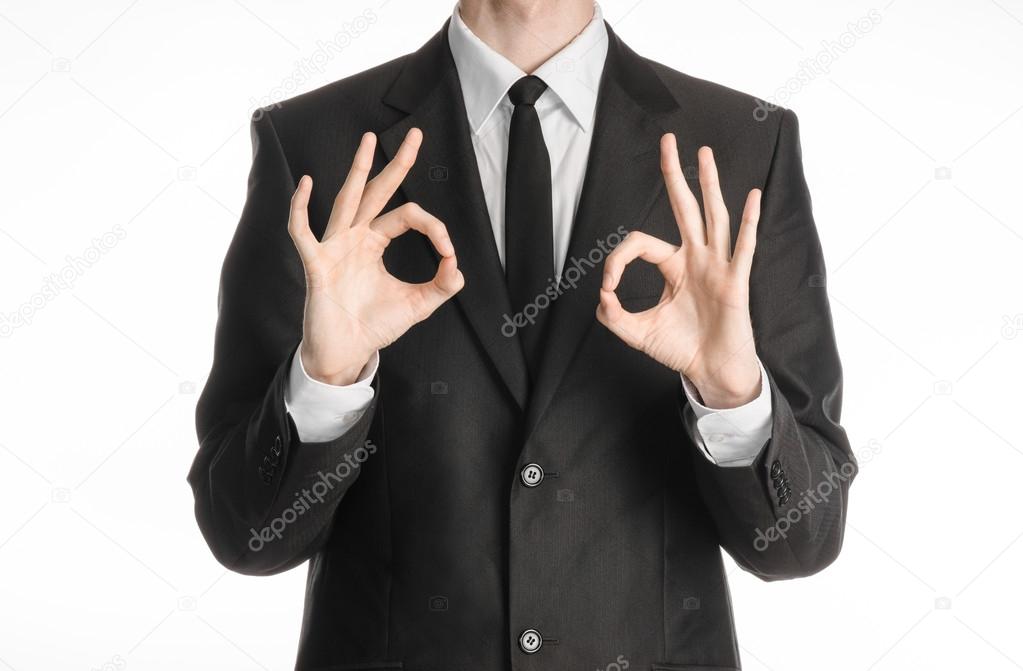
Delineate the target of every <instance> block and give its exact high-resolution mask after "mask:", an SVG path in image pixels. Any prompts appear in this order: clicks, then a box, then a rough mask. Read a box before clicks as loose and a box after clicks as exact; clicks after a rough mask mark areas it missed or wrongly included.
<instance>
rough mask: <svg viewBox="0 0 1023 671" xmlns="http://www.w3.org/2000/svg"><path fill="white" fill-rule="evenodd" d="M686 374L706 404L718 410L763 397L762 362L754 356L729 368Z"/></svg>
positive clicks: (741, 404)
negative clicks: (705, 373) (705, 372)
mask: <svg viewBox="0 0 1023 671" xmlns="http://www.w3.org/2000/svg"><path fill="white" fill-rule="evenodd" d="M686 377H687V378H689V381H690V382H692V384H693V386H694V387H696V391H697V392H698V393H699V395H700V399H701V402H702V403H703V405H705V406H707V407H708V408H713V409H716V410H728V409H731V408H738V407H740V406H743V405H746V404H747V403H750V402H752V401H754V400H755V399H756V398H757V397H758V396H760V393H761V391H762V389H763V383H764V381H763V379H762V376H761V374H760V363H759V361H758V360H757V359H756V358H755V357H754V358H753V359H752V360H751V361H747V362H742V363H738V362H737V363H736V364H734V365H732V366H729V370H727V371H723V370H718V371H716V372H715V373H714V374H707V375H700V374H695V375H689V374H686Z"/></svg>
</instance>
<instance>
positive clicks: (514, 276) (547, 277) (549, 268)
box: [504, 76, 554, 382]
mask: <svg viewBox="0 0 1023 671" xmlns="http://www.w3.org/2000/svg"><path fill="white" fill-rule="evenodd" d="M545 90H547V84H545V83H544V82H543V80H542V79H540V78H539V77H533V76H529V77H523V78H522V79H520V80H519V81H517V82H515V84H514V85H513V86H512V87H511V89H510V90H509V91H508V98H509V99H510V100H511V102H512V104H513V105H515V111H514V112H513V113H512V118H511V130H510V131H509V133H508V173H507V176H506V178H505V196H504V197H505V204H504V249H505V264H504V265H505V278H506V279H507V281H508V294H509V297H510V298H511V305H512V310H513V311H514V312H515V315H514V317H515V323H516V324H517V325H520V326H519V329H518V335H519V339H520V342H521V343H522V349H523V352H524V353H525V355H526V364H527V365H528V367H529V377H530V379H531V380H532V381H534V382H535V381H536V375H537V372H538V371H539V366H540V358H541V355H542V352H543V336H544V327H545V325H546V322H547V317H548V313H549V312H550V308H551V301H550V297H549V296H548V295H547V294H546V291H547V288H548V287H549V286H551V285H553V284H554V214H553V206H552V205H551V159H550V155H549V154H548V153H547V145H546V144H544V141H543V131H542V130H541V129H540V117H539V116H537V113H536V108H535V107H533V104H534V103H535V102H536V101H537V99H538V98H539V97H540V96H541V95H542V94H543V92H544V91H545Z"/></svg>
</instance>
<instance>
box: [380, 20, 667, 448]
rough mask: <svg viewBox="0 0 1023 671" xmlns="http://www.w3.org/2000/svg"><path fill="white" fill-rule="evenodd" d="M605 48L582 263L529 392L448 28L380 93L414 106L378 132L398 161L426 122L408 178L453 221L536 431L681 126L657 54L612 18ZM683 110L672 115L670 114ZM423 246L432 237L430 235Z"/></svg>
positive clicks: (469, 309) (493, 351)
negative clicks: (655, 62) (608, 257)
mask: <svg viewBox="0 0 1023 671" xmlns="http://www.w3.org/2000/svg"><path fill="white" fill-rule="evenodd" d="M605 26H606V29H607V33H608V53H607V58H606V61H605V64H604V69H603V73H602V76H601V79H600V85H599V89H598V94H597V107H596V114H595V121H594V128H593V133H594V137H593V142H592V145H591V149H590V158H589V162H588V166H587V172H586V177H585V179H584V183H583V191H582V195H581V198H580V203H579V208H578V211H577V214H576V219H575V222H574V225H573V228H572V236H571V241H570V244H569V250H568V258H567V260H566V269H567V268H569V264H571V263H573V262H574V261H577V262H579V263H580V264H581V267H582V268H584V269H585V272H584V273H582V275H581V277H577V280H578V281H577V282H576V283H575V286H574V287H573V288H567V289H566V290H565V291H564V292H563V293H562V295H561V296H560V297H559V298H558V299H557V300H556V301H555V302H554V304H553V306H552V307H551V308H550V309H552V310H553V313H552V314H551V318H550V325H549V332H548V343H547V347H546V348H545V359H544V364H543V366H542V369H541V375H540V377H539V379H538V380H537V381H536V382H535V385H534V388H533V390H532V391H530V389H529V387H528V377H527V374H526V365H525V359H524V357H523V355H522V350H521V348H520V346H519V343H518V339H517V338H514V337H507V336H506V335H505V334H503V333H502V326H503V325H504V324H505V318H506V316H509V315H511V314H512V312H511V306H510V301H509V299H508V293H507V289H506V285H505V282H504V272H503V269H502V268H501V263H500V259H499V257H498V254H497V245H496V243H495V241H494V236H493V232H492V228H491V226H490V222H489V215H488V213H487V209H486V201H485V199H484V196H483V190H482V185H481V183H480V177H479V171H478V168H477V165H476V157H475V153H474V151H473V148H472V142H471V135H470V133H471V129H470V126H469V123H468V120H467V115H466V113H465V103H464V99H463V95H462V90H461V84H460V82H459V79H458V72H457V70H456V67H455V63H454V60H453V58H452V55H451V50H450V47H449V45H448V28H449V26H448V24H445V26H444V28H443V29H441V31H440V32H439V33H437V34H436V35H435V36H434V37H433V38H431V39H430V41H429V42H427V43H426V44H425V45H424V46H423V47H422V48H420V49H419V50H418V51H417V52H415V53H413V54H410V55H409V56H407V57H406V58H405V60H404V63H403V65H402V68H401V72H400V74H399V75H398V76H397V78H396V79H395V81H394V83H393V84H392V86H391V87H390V89H389V90H388V91H387V93H386V94H385V96H384V98H383V101H384V102H385V103H386V104H387V105H389V106H391V107H394V108H396V109H398V110H400V111H402V112H404V113H405V114H406V116H405V117H404V118H402V119H401V120H400V121H398V122H397V123H396V124H394V125H393V126H392V127H390V128H388V129H387V130H385V131H384V132H382V133H381V134H380V145H381V148H382V149H383V151H384V152H385V154H386V155H387V156H388V158H390V157H393V156H394V154H395V152H396V151H397V148H398V146H399V145H400V144H401V140H402V138H403V137H404V135H405V133H406V132H407V131H408V129H410V128H412V127H419V128H420V129H422V130H423V134H424V141H423V146H422V148H421V150H420V157H419V160H418V161H417V162H416V164H415V166H414V167H413V168H412V170H411V171H410V173H409V176H408V177H407V178H406V181H405V183H404V184H403V185H402V191H403V193H404V195H405V197H406V198H407V199H408V200H409V201H414V202H418V203H419V204H420V205H422V206H423V207H424V208H425V209H426V210H427V211H429V212H431V213H432V214H434V215H435V216H437V217H438V218H440V219H441V220H442V221H444V222H445V223H446V225H447V227H448V231H449V233H450V235H451V238H452V242H453V243H454V246H455V250H456V253H457V257H458V263H459V267H460V269H461V270H462V273H463V274H464V275H465V278H466V285H465V287H464V288H463V289H462V291H460V292H459V293H458V295H457V297H456V298H457V302H458V304H459V305H460V306H461V309H462V310H463V312H464V314H465V317H466V319H467V321H468V322H469V323H470V324H471V325H472V328H473V330H474V331H475V333H476V335H477V337H478V339H479V341H480V344H481V346H482V347H483V349H484V350H485V351H486V352H487V354H488V356H489V357H490V359H491V361H492V362H493V364H494V366H495V369H496V372H497V373H498V375H499V376H500V378H501V379H502V380H503V381H504V383H505V385H506V387H507V389H508V391H509V393H510V395H511V396H512V398H513V399H514V400H515V402H516V403H517V404H518V405H519V407H520V408H522V409H523V410H525V411H526V421H527V429H528V430H529V431H530V432H531V431H532V430H533V429H535V427H536V426H537V425H538V423H539V422H540V421H541V420H542V418H543V415H544V413H545V412H546V409H547V408H548V406H549V405H550V402H551V400H552V399H553V397H554V394H555V392H556V391H557V388H558V386H559V385H560V384H561V381H562V379H563V378H564V375H565V373H566V372H567V370H568V368H569V366H570V364H571V361H572V358H573V357H574V354H575V352H576V351H577V349H578V347H579V346H580V344H581V342H582V340H583V338H584V336H585V335H586V333H587V332H588V331H589V330H590V328H592V327H593V325H594V324H596V319H595V311H596V307H597V304H598V302H599V287H600V282H601V275H602V272H603V258H602V256H601V254H600V253H598V254H596V257H597V261H598V262H597V263H596V264H595V265H594V267H592V268H589V267H587V264H586V263H585V262H584V261H583V260H584V259H587V258H595V257H593V256H591V254H594V249H599V244H600V242H601V241H610V242H612V243H613V242H614V236H615V235H616V234H617V232H618V229H619V227H621V228H623V229H625V230H634V229H637V228H640V227H641V226H642V224H643V222H644V219H645V217H646V215H647V213H648V212H649V210H650V208H651V207H652V205H653V203H654V201H655V199H656V197H657V196H658V195H659V194H660V193H661V191H662V190H663V182H662V180H661V175H660V167H659V154H658V142H659V138H660V136H661V134H663V132H665V129H668V128H672V127H677V123H678V118H677V115H678V114H679V109H678V103H677V102H676V101H675V99H674V97H673V96H672V95H671V93H670V92H669V91H668V90H667V88H666V87H665V85H664V83H663V82H662V81H661V79H660V77H659V76H658V75H657V73H656V72H654V70H653V69H652V67H651V66H650V64H649V62H648V61H646V60H645V59H643V58H641V57H640V56H638V55H637V54H636V53H635V52H633V51H632V50H631V49H629V47H628V46H626V45H625V44H624V43H623V42H622V41H621V40H620V39H619V38H618V37H617V35H615V33H614V32H613V31H612V30H611V27H610V26H609V25H607V24H606V23H605ZM673 117H675V118H673ZM424 244H425V243H424Z"/></svg>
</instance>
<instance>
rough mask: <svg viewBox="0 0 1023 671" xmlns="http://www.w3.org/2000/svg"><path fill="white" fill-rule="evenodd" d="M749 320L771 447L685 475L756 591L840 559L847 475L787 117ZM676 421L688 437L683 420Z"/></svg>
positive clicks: (847, 454) (820, 295)
mask: <svg viewBox="0 0 1023 671" xmlns="http://www.w3.org/2000/svg"><path fill="white" fill-rule="evenodd" d="M750 314H751V317H752V320H753V330H754V335H755V337H756V341H757V353H758V355H759V356H760V359H761V361H762V363H763V365H764V369H765V370H766V372H767V379H766V380H765V381H764V383H765V384H768V385H770V393H771V405H772V409H773V414H772V420H771V434H770V435H771V438H770V440H768V441H767V443H766V444H765V445H764V446H763V448H762V449H761V451H760V453H759V454H758V455H757V457H756V459H754V460H753V462H752V463H751V464H750V465H749V466H744V467H737V468H720V467H717V466H715V465H714V464H711V463H710V462H709V461H708V460H707V459H706V458H705V457H703V456H702V455H700V454H697V451H696V450H694V451H693V452H694V460H693V464H694V469H695V472H696V474H697V479H698V483H699V489H700V494H701V496H702V497H703V499H704V502H705V504H706V506H707V509H708V510H709V512H710V514H711V516H712V517H713V519H714V523H715V526H716V527H717V531H718V536H719V539H720V542H721V545H722V546H723V547H724V548H725V550H727V551H728V553H729V554H730V555H731V556H732V557H733V558H734V559H735V560H736V562H738V563H739V565H740V566H742V567H743V568H744V569H746V570H747V571H750V572H751V573H753V574H755V575H757V576H758V577H760V578H762V579H764V580H780V579H786V578H795V577H800V576H805V575H810V574H813V573H816V572H817V571H820V570H821V569H823V568H825V567H826V566H828V565H829V564H830V563H831V562H833V561H834V560H835V558H836V557H837V556H838V553H839V550H840V549H841V546H842V537H843V533H844V528H845V518H846V507H847V503H848V494H849V485H850V483H851V482H852V479H853V477H854V476H855V474H856V470H857V469H856V462H855V459H854V457H853V454H852V450H851V449H850V446H849V441H848V438H847V437H846V434H845V431H844V429H843V428H842V426H841V425H840V423H839V422H840V414H841V405H842V367H841V363H840V361H839V357H838V351H837V347H836V344H835V333H834V329H833V326H832V321H831V309H830V306H829V303H828V294H827V287H826V283H825V268H824V259H823V256H822V253H821V245H820V239H819V237H818V234H817V229H816V226H815V224H814V220H813V213H812V209H811V203H810V194H809V190H808V189H807V185H806V180H805V178H804V175H803V167H802V158H801V150H800V144H799V130H798V121H797V119H796V116H795V115H794V114H793V113H792V112H790V111H788V110H785V111H783V112H782V119H781V122H780V125H779V131H778V139H777V142H776V145H775V149H774V156H773V158H772V161H771V166H770V169H769V171H768V174H767V180H766V185H765V187H764V195H763V207H762V211H761V219H760V225H759V227H758V239H757V249H756V253H755V256H754V261H753V269H752V275H751V279H750ZM683 413H684V415H685V416H686V423H687V425H689V426H692V417H691V415H692V409H691V408H689V407H688V406H685V407H683Z"/></svg>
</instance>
